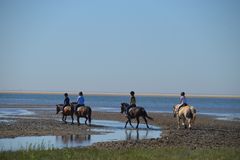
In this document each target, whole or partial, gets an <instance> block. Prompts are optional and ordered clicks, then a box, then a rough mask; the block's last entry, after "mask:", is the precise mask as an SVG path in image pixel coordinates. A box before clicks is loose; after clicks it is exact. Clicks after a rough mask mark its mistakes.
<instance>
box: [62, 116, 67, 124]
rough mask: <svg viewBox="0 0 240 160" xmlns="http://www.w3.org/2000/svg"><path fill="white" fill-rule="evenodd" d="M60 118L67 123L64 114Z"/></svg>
mask: <svg viewBox="0 0 240 160" xmlns="http://www.w3.org/2000/svg"><path fill="white" fill-rule="evenodd" d="M62 120H63V122H64V123H67V121H66V116H64V115H63V116H62Z"/></svg>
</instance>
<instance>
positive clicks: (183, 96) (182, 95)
mask: <svg viewBox="0 0 240 160" xmlns="http://www.w3.org/2000/svg"><path fill="white" fill-rule="evenodd" d="M187 105H188V104H187V99H186V97H185V92H181V96H180V104H179V105H178V111H179V110H180V108H181V107H184V106H187Z"/></svg>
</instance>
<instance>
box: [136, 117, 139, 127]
mask: <svg viewBox="0 0 240 160" xmlns="http://www.w3.org/2000/svg"><path fill="white" fill-rule="evenodd" d="M136 119H137V126H136V128H138V125H139V117H136Z"/></svg>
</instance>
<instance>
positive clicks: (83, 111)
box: [71, 102, 92, 125]
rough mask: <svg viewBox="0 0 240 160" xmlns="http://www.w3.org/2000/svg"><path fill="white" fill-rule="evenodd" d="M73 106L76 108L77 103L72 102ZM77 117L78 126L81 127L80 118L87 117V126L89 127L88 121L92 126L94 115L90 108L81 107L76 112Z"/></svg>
mask: <svg viewBox="0 0 240 160" xmlns="http://www.w3.org/2000/svg"><path fill="white" fill-rule="evenodd" d="M71 106H73V107H74V108H76V106H77V103H76V102H72V103H71ZM75 115H76V116H77V122H78V125H80V117H85V119H86V120H85V124H86V125H87V120H88V124H89V125H91V115H92V109H91V107H90V106H79V107H78V108H77V110H75Z"/></svg>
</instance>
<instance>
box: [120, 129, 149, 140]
mask: <svg viewBox="0 0 240 160" xmlns="http://www.w3.org/2000/svg"><path fill="white" fill-rule="evenodd" d="M139 132H140V133H139ZM125 135H126V140H139V139H147V138H148V129H146V130H140V131H139V129H134V130H133V129H130V130H127V129H126V130H125Z"/></svg>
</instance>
